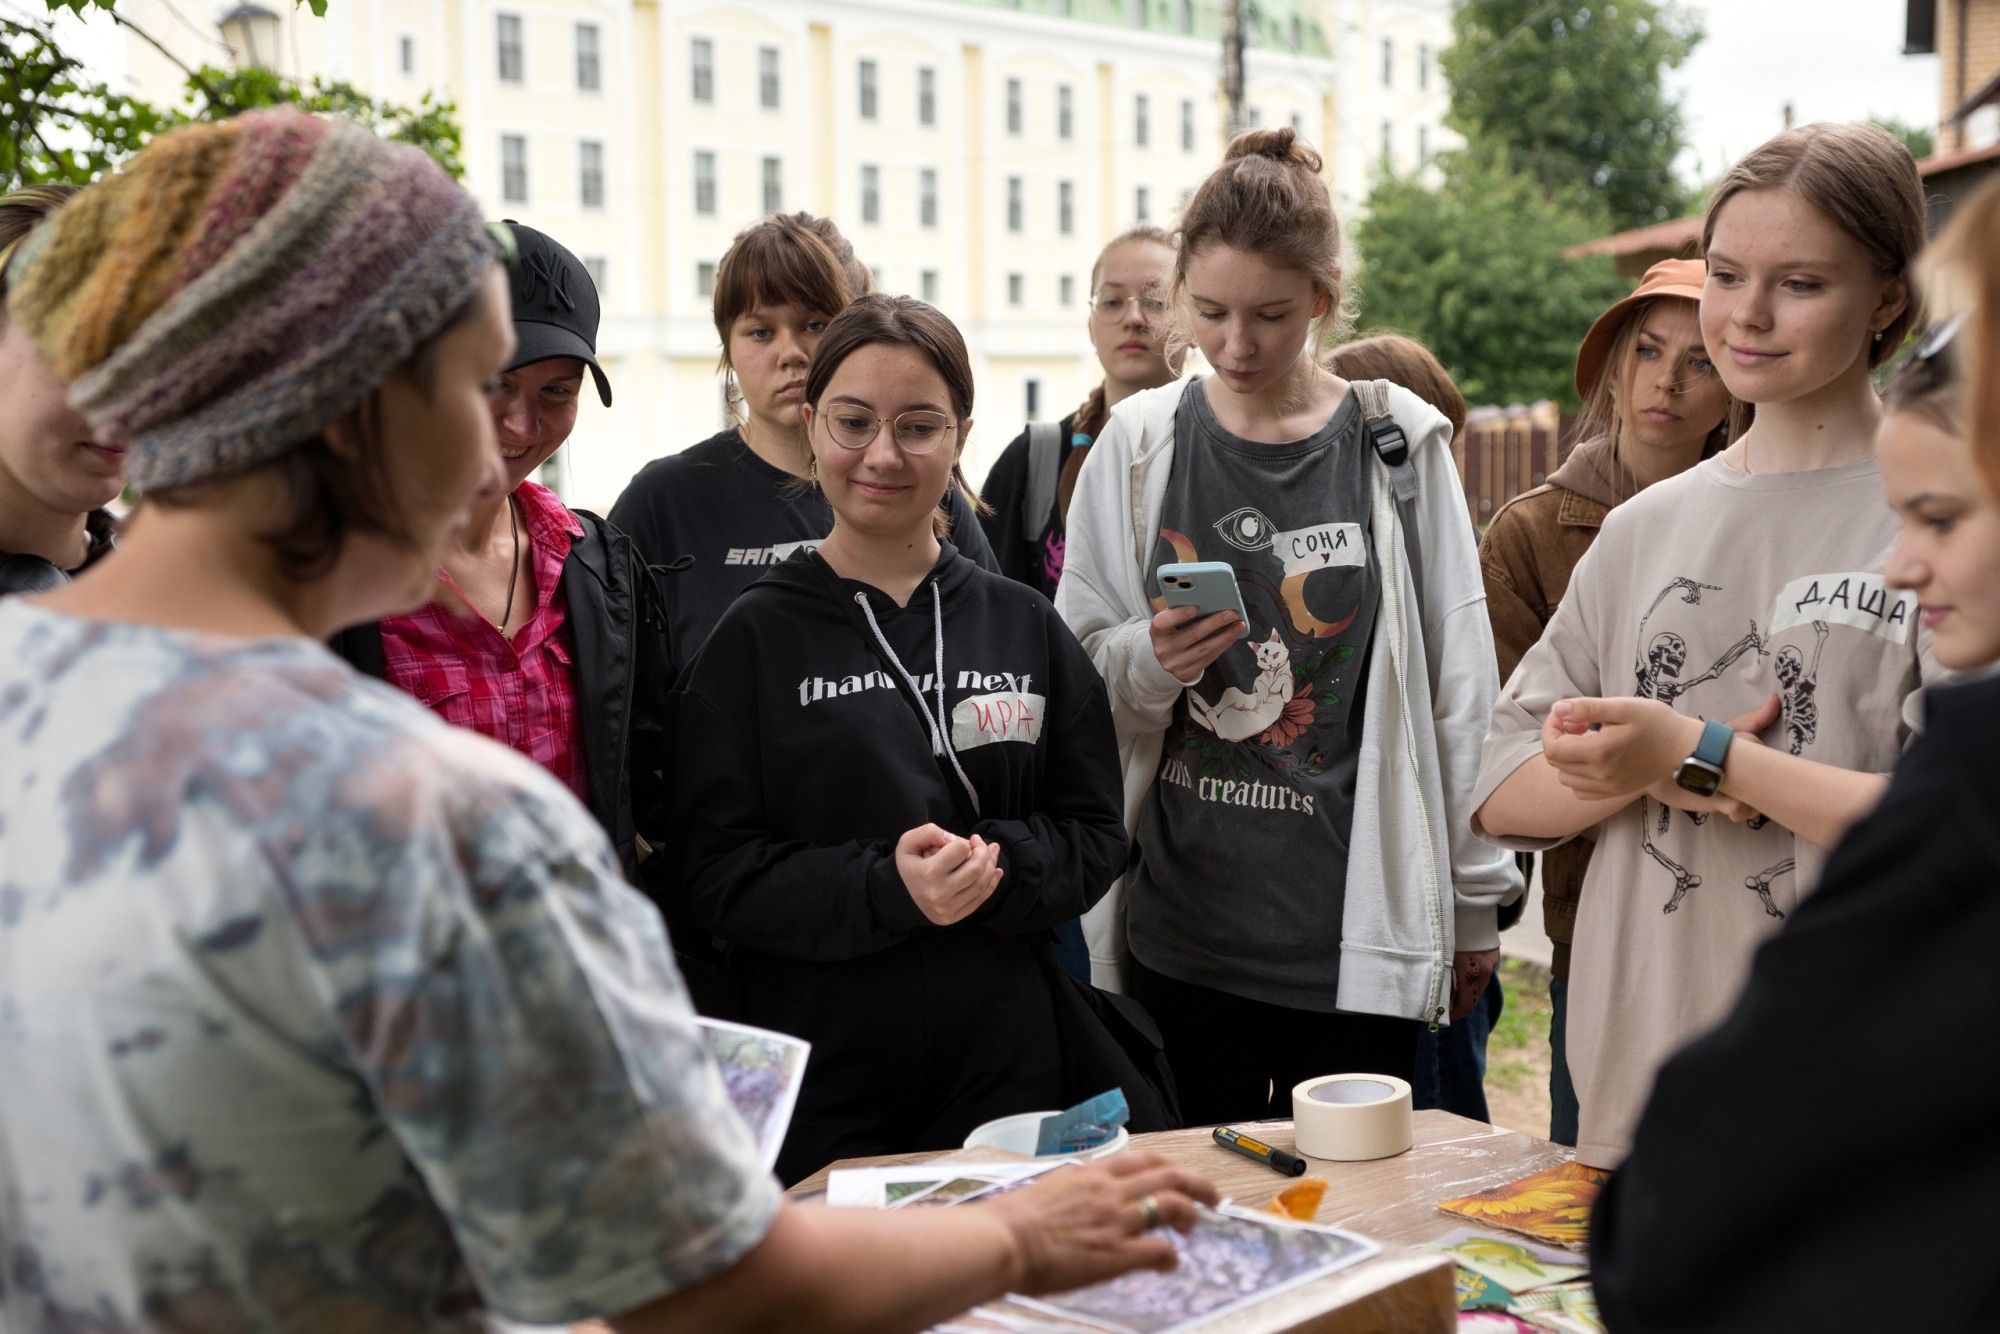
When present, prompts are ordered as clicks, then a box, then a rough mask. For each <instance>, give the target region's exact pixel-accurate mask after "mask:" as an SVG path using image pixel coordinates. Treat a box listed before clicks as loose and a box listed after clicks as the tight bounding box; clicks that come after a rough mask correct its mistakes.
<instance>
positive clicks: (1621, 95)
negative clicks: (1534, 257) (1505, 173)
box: [1439, 0, 1702, 228]
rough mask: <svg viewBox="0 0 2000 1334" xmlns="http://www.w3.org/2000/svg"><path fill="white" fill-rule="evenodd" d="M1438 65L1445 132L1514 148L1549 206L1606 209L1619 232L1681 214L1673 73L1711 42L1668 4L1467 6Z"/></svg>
mask: <svg viewBox="0 0 2000 1334" xmlns="http://www.w3.org/2000/svg"><path fill="white" fill-rule="evenodd" d="M1452 28H1453V34H1454V40H1453V43H1452V45H1451V47H1450V48H1449V49H1448V50H1446V51H1445V52H1444V54H1443V55H1442V56H1441V57H1440V58H1439V61H1440V64H1441V65H1442V67H1443V69H1444V73H1445V77H1446V78H1447V79H1449V80H1450V81H1451V113H1450V115H1449V116H1448V117H1447V118H1446V123H1447V124H1449V125H1450V126H1451V127H1452V128H1453V129H1455V130H1457V131H1458V132H1459V133H1460V134H1463V135H1464V136H1465V137H1466V138H1467V139H1468V140H1472V141H1474V142H1484V143H1488V144H1491V145H1496V146H1504V147H1506V148H1507V149H1508V150H1509V151H1510V153H1511V155H1512V158H1513V160H1514V162H1515V163H1516V164H1518V166H1519V167H1520V168H1521V169H1522V170H1525V171H1527V172H1530V173H1532V174H1533V175H1534V177H1535V178H1536V179H1537V180H1538V181H1540V182H1541V185H1542V189H1543V192H1544V193H1545V194H1548V195H1550V196H1551V197H1567V198H1569V199H1571V200H1573V201H1574V202H1575V203H1577V204H1590V203H1597V204H1600V205H1601V206H1602V208H1603V210H1604V212H1605V214H1606V215H1607V216H1608V217H1609V218H1610V219H1611V221H1612V223H1613V224H1614V225H1615V226H1616V227H1618V228H1626V227H1640V226H1644V225H1645V224H1647V223H1650V222H1660V221H1664V220H1665V219H1667V218H1673V217H1679V216H1680V215H1681V214H1682V213H1683V212H1684V211H1685V210H1686V208H1687V205H1688V202H1689V201H1688V195H1687V190H1686V187H1685V186H1683V185H1682V184H1681V181H1680V178H1679V176H1677V175H1676V174H1675V171H1674V160H1675V159H1676V158H1678V157H1679V156H1680V153H1681V150H1682V148H1683V147H1685V145H1686V137H1685V133H1684V127H1683V125H1682V121H1681V111H1680V105H1679V103H1678V101H1677V100H1676V99H1675V98H1673V97H1672V96H1670V95H1669V94H1668V92H1667V90H1666V86H1665V83H1664V75H1665V73H1666V71H1668V70H1670V69H1674V68H1676V67H1677V66H1679V65H1680V64H1681V62H1682V61H1684V60H1686V59H1687V57H1688V53H1689V52H1690V51H1692V50H1693V49H1694V47H1695V44H1696V43H1698V42H1699V41H1700V40H1701V38H1702V29H1701V23H1700V21H1699V19H1697V18H1696V17H1695V16H1694V15H1692V14H1690V13H1688V12H1687V11H1686V10H1683V9H1681V8H1680V7H1679V6H1678V5H1675V4H1673V3H1670V2H1669V3H1660V0H1469V2H1468V3H1467V4H1465V5H1464V6H1463V7H1462V8H1460V9H1459V11H1458V13H1457V14H1456V15H1455V16H1454V17H1453V19H1452Z"/></svg>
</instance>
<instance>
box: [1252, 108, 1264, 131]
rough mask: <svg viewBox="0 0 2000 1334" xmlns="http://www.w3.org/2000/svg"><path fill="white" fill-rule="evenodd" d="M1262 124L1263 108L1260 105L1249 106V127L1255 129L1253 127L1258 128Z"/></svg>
mask: <svg viewBox="0 0 2000 1334" xmlns="http://www.w3.org/2000/svg"><path fill="white" fill-rule="evenodd" d="M1263 124H1264V108H1262V107H1251V108H1250V128H1251V129H1253V130H1255V129H1259V128H1261V127H1262V126H1263Z"/></svg>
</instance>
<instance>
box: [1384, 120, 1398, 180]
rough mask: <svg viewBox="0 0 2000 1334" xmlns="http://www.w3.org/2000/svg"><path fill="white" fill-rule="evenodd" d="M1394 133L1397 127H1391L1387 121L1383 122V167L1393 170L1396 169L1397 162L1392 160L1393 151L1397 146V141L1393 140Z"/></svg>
mask: <svg viewBox="0 0 2000 1334" xmlns="http://www.w3.org/2000/svg"><path fill="white" fill-rule="evenodd" d="M1394 133H1395V127H1394V126H1393V125H1391V124H1390V123H1389V122H1388V121H1386V120H1385V121H1383V122H1382V165H1383V166H1384V167H1388V168H1390V169H1392V170H1393V169H1394V167H1395V162H1394V161H1393V158H1392V150H1393V148H1394V146H1395V140H1394V138H1393V135H1394Z"/></svg>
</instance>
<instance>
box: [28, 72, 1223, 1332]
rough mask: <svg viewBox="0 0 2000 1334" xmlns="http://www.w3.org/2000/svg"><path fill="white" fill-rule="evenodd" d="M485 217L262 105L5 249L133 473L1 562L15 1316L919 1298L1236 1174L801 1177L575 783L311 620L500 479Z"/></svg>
mask: <svg viewBox="0 0 2000 1334" xmlns="http://www.w3.org/2000/svg"><path fill="white" fill-rule="evenodd" d="M496 257H497V251H496V249H495V246H494V243H493V241H492V240H491V239H490V238H489V234H488V232H487V230H486V228H485V226H484V224H483V222H482V221H481V219H480V217H479V214H478V211H477V208H476V207H475V206H474V205H473V203H472V201H471V199H470V198H469V197H468V196H467V195H466V194H465V193H464V192H463V191H461V190H460V189H459V188H458V187H457V186H455V185H453V184H452V183H451V182H450V181H449V180H448V179H447V178H446V177H445V176H444V175H443V173H442V172H441V171H439V170H438V168H437V167H436V166H435V165H433V164H432V163H430V162H429V161H428V160H427V159H425V158H424V157H423V156H422V155H421V154H419V153H417V152H416V151H414V150H412V149H408V148H392V147H390V146H388V145H386V144H384V143H383V142H381V141H380V140H377V139H376V138H374V137H373V136H372V135H369V134H368V133H366V132H365V131H363V130H360V129H358V128H356V127H353V126H351V125H342V124H339V123H338V122H334V121H329V120H321V119H317V118H314V117H310V116H306V115H304V114H302V113H299V112H297V111H293V110H289V109H279V110H271V111H260V112H253V113H250V114H247V115H244V116H241V117H237V118H235V119H233V120H230V121H227V122H225V123H222V124H218V125H203V126H195V127H190V128H188V129H184V130H180V131H176V132H174V133H172V134H168V135H165V136H162V137H161V138H160V139H159V140H157V141H156V142H155V143H154V144H153V145H152V146H151V147H149V148H148V149H147V150H146V152H144V153H142V154H141V155H140V156H139V157H138V158H137V159H135V161H134V163H133V164H132V166H131V167H130V169H129V170H128V171H127V172H125V173H123V174H121V175H119V176H117V177H114V178H111V179H110V180H109V181H107V182H105V183H102V184H100V185H98V186H95V187H93V188H92V189H91V190H89V191H86V192H85V193H84V194H82V195H80V196H79V197H78V198H77V199H76V200H75V201H73V202H72V204H71V205H70V206H68V207H67V208H65V209H64V210H63V211H62V213H61V214H60V215H58V216H57V217H56V218H55V219H53V220H52V221H51V222H50V223H49V224H47V225H45V226H44V227H42V228H41V229H39V230H38V231H37V232H36V233H35V234H34V235H33V236H32V237H31V238H30V241H29V243H28V244H27V246H26V247H25V248H24V249H23V250H22V252H21V253H20V254H19V255H17V256H16V257H15V259H14V260H13V262H12V265H11V267H10V269H9V272H8V277H9V303H8V304H9V318H10V320H11V321H17V322H18V323H19V325H20V327H21V328H22V329H23V330H25V331H26V332H27V334H28V335H29V336H30V337H32V338H33V339H34V341H35V344H36V346H37V348H38V349H39V350H40V352H41V353H42V354H43V355H44V356H46V357H47V358H48V360H49V361H50V363H51V364H52V365H53V366H54V368H55V369H56V371H57V373H58V374H59V375H61V376H62V377H63V378H64V380H65V381H67V382H68V383H69V384H70V387H71V388H70V398H71V402H72V403H73V404H74V406H75V407H76V408H77V409H78V410H79V411H80V412H82V413H83V415H84V417H85V418H86V420H88V422H89V424H90V426H91V429H92V430H93V431H94V432H99V433H101V438H106V439H118V440H123V441H127V442H129V453H128V475H129V477H130V480H131V483H132V485H133V486H134V488H135V489H137V490H138V491H140V492H141V493H142V495H143V497H144V501H143V503H142V504H141V506H140V508H139V510H138V511H137V513H136V516H135V518H134V520H133V523H132V525H131V528H130V530H129V539H128V541H127V542H126V543H125V544H124V545H123V546H121V548H120V549H119V551H117V552H116V553H114V554H113V555H112V556H110V557H107V558H106V559H105V560H104V561H103V562H101V563H100V564H99V565H97V566H95V567H93V568H92V569H91V570H89V571H87V572H86V573H85V574H84V575H83V576H81V577H80V578H79V579H78V580H77V581H76V582H74V583H72V584H70V585H68V586H66V587H63V588H61V589H58V590H56V591H55V592H53V593H50V594H48V595H46V596H41V597H34V598H12V599H8V600H6V601H5V602H0V1071H4V1072H5V1073H4V1076H0V1255H4V1256H5V1257H6V1258H5V1277H4V1279H0V1327H4V1328H5V1329H7V1330H8V1331H10V1334H45V1332H48V1331H57V1330H72V1329H78V1328H86V1327H87V1328H90V1329H93V1330H104V1331H126V1330H139V1329H146V1330H195V1329H199V1330H204V1331H206V1330H221V1329H228V1330H253V1329H255V1330H267V1329H268V1330H298V1331H314V1332H315V1334H318V1332H319V1331H336V1332H337V1331H370V1332H371V1334H372V1332H373V1331H404V1330H410V1331H417V1330H471V1329H479V1328H484V1327H485V1326H486V1321H487V1314H488V1313H489V1312H492V1313H497V1314H499V1315H501V1316H505V1317H509V1318H512V1319H515V1320H525V1321H533V1322H545V1323H554V1322H567V1321H573V1320H578V1319H583V1318H586V1317H591V1316H602V1317H604V1318H606V1319H608V1320H609V1321H610V1322H611V1323H612V1325H613V1326H614V1328H616V1329H618V1330H621V1331H622V1330H640V1329H649V1328H664V1327H669V1326H671V1327H674V1328H689V1329H702V1330H720V1329H732V1328H739V1327H744V1326H746V1325H750V1324H761V1325H763V1326H766V1327H781V1328H805V1327H811V1328H816V1329H829V1328H855V1329H912V1330H914V1329H919V1328H922V1327H923V1326H924V1325H926V1324H929V1323H931V1322H933V1321H934V1320H936V1319H940V1318H943V1317H944V1316H946V1315H948V1314H950V1313H951V1312H953V1311H956V1310H960V1309H963V1308H964V1307H966V1306H968V1305H971V1304H972V1303H974V1302H976V1301H979V1300H983V1299H985V1298H986V1297H988V1296H991V1295H994V1294H997V1293H998V1292H1000V1291H1001V1290H1003V1289H1004V1288H1006V1287H1009V1286H1011V1287H1014V1288H1016V1289H1025V1290H1035V1289H1044V1290H1045V1289H1049V1288H1052V1287H1056V1286H1062V1285H1065V1284H1073V1283H1077V1282H1083V1281H1091V1280H1094V1279H1096V1278H1100V1277H1104V1276H1107V1275H1109V1274H1111V1273H1115V1272H1118V1271H1120V1270H1123V1269H1125V1268H1128V1267H1130V1266H1132V1265H1134V1264H1139V1263H1148V1262H1150V1263H1156V1264H1157V1263H1164V1262H1165V1261H1166V1260H1167V1259H1168V1258H1170V1256H1171V1251H1170V1250H1169V1249H1167V1248H1166V1243H1164V1242H1162V1241H1159V1240H1157V1239H1148V1238H1142V1237H1141V1236H1139V1233H1140V1232H1141V1231H1142V1229H1143V1228H1144V1227H1145V1226H1146V1225H1147V1224H1148V1223H1150V1222H1153V1221H1156V1220H1164V1221H1168V1222H1177V1223H1182V1224H1185V1223H1186V1222H1187V1221H1188V1220H1189V1219H1190V1218H1191V1216H1192V1206H1191V1204H1190V1203H1189V1200H1188V1198H1187V1196H1186V1194H1185V1193H1183V1192H1185V1191H1195V1192H1196V1193H1198V1194H1204V1195H1210V1196H1212V1192H1204V1191H1202V1190H1201V1188H1200V1187H1199V1186H1198V1185H1196V1183H1194V1182H1192V1181H1191V1180H1189V1179H1188V1178H1185V1177H1183V1176H1181V1175H1180V1174H1178V1173H1175V1172H1173V1171H1171V1170H1170V1169H1167V1168H1165V1167H1164V1166H1162V1165H1160V1164H1158V1163H1157V1161H1154V1162H1145V1161H1135V1162H1132V1163H1129V1164H1126V1165H1123V1166H1121V1168H1119V1169H1117V1170H1116V1171H1097V1170H1095V1169H1091V1170H1079V1171H1070V1172H1065V1173H1061V1174H1059V1175H1060V1176H1063V1177H1068V1178H1072V1179H1073V1180H1072V1181H1070V1182H1065V1183H1062V1184H1060V1185H1058V1186H1056V1187H1054V1188H1053V1189H1038V1190H1029V1191H1023V1192H1020V1193H1018V1194H1016V1195H1012V1196H1009V1197H1008V1199H1007V1201H1006V1202H1004V1203H1003V1204H1001V1205H999V1206H997V1207H995V1208H992V1209H979V1208H972V1209H964V1210H954V1211H951V1215H950V1216H949V1217H940V1216H932V1217H927V1218H923V1219H918V1218H915V1217H910V1218H905V1217H903V1216H900V1215H881V1216H877V1217H873V1218H865V1219H858V1220H843V1222H842V1224H841V1225H840V1226H837V1227H836V1226H834V1225H831V1224H829V1223H827V1222H825V1221H823V1219H824V1215H823V1214H822V1213H820V1211H817V1210H810V1209H799V1208H795V1207H791V1206H785V1205H782V1204H781V1203H780V1200H779V1197H778V1192H777V1188H776V1185H775V1183H774V1182H773V1181H772V1180H771V1178H770V1177H769V1176H768V1174H766V1173H765V1172H763V1171H762V1170H761V1169H760V1167H759V1164H758V1158H757V1151H756V1148H755V1145H754V1143H753V1141H752V1140H751V1138H750V1136H749V1133H748V1132H747V1130H746V1129H745V1128H744V1127H743V1125H742V1124H741V1122H740V1121H738V1119H737V1118H736V1116H735V1114H734V1113H733V1112H732V1111H731V1109H730V1106H729V1104H728V1102H727V1100H726V1098H725V1096H724V1092H723V1089H722V1085H721V1081H720V1080H719V1078H718V1077H717V1074H716V1071H715V1067H714V1065H713V1063H712V1062H711V1061H710V1060H709V1059H708V1058H707V1056H706V1055H705V1054H704V1051H703V1048H702V1045H701V1041H700V1038H699V1037H698V1035H697V1031H696V1029H695V1027H694V1022H693V1016H692V1014H691V1012H690V1010H689V1008H688V1004H687V998H686V995H685V992H684V991H683V989H682V987H681V983H680V978H679V976H678V974H677V973H676V972H675V970H674V967H673V963H672V959H671V955H670V952H669V950H668V946H667V941H666V937H665V934H664V932H663V930H662V928H661V926H660V924H659V920H658V918H657V916H656V915H655V913H654V912H653V910H652V908H651V907H650V906H649V905H648V904H647V903H646V901H645V900H643V899H642V898H640V897H639V896H638V895H637V894H636V892H634V891H633V890H631V889H630V888H628V887H627V886H626V885H625V884H624V883H623V881H622V880H621V879H620V876H619V872H618V864H617V861H616V858H615V857H614V856H613V854H612V851H611V848H610V846H609V844H608V843H607V842H606V840H605V837H604V835H603V834H602V832H601V831H600V830H599V829H598V828H597V826H596V824H595V823H594V822H593V821H592V819H591V817H590V816H589V815H588V814H587V813H586V812H585V810H584V809H583V807H582V806H580V805H579V804H578V803H577V802H576V800H575V799H574V797H573V796H571V795H570V793H569V792H568V791H567V790H566V789H565V788H563V787H562V785H561V784H560V783H558V782H557V781H556V780H554V779H553V778H551V777H549V776H548V775H547V774H546V773H544V772H543V771H541V770H540V769H538V768H537V767H536V766H535V765H534V764H532V763H531V762H529V761H527V760H525V759H523V758H521V757H520V756H518V755H515V754H513V753H511V752H509V751H507V750H506V749H504V748H502V747H500V746H497V745H495V744H493V743H491V742H489V741H487V740H485V739H484V738H481V737H478V736H476V735H474V734H472V733H469V732H461V731H456V730H453V729H452V728H450V727H448V726H447V725H445V724H444V723H443V722H442V721H441V720H439V719H438V718H437V717H435V716H434V715H432V714H430V713H429V712H428V711H427V710H425V709H424V708H423V707H422V706H421V705H419V704H417V703H415V702H414V701H413V700H411V699H409V698H407V697H406V696H403V695H401V694H400V693H398V692H396V691H394V690H391V689H389V688H388V687H386V686H382V685H380V684H379V683H374V682H370V681H367V680H365V679H363V678H360V677H358V676H356V675H355V674H353V673H352V672H351V671H349V670H348V669H347V668H346V667H345V666H344V665H342V664H341V663H340V662H339V661H337V660H336V659H335V658H333V657H332V656H331V655H330V654H329V653H328V652H327V651H326V650H325V649H323V648H322V647H320V641H321V640H322V639H323V638H324V637H325V636H326V635H327V634H328V633H329V632H330V631H332V630H334V629H337V628H339V627H340V626H342V625H347V624H353V623H356V622H360V621H364V620H370V619H376V618H379V617H381V616H383V615H385V614H389V613H392V612H396V611H399V610H402V609H405V608H408V607H410V606H413V605H415V604H417V603H419V602H421V601H422V600H424V599H425V598H426V597H428V596H430V594H431V593H432V591H433V582H432V574H431V572H432V571H433V569H434V568H435V566H436V563H437V559H438V556H439V554H440V552H441V550H442V548H443V545H444V543H445V542H446V541H447V540H448V539H449V538H450V536H451V534H452V532H453V530H454V528H455V527H456V526H457V525H458V524H460V523H462V522H463V516H464V514H465V512H466V509H467V506H468V505H469V503H470V502H471V501H472V499H473V498H474V496H475V494H476V493H477V492H478V491H479V490H480V488H482V487H497V486H499V485H501V484H502V483H501V477H502V474H501V470H500V467H499V456H498V453H497V450H496V449H495V446H494V442H493V436H492V429H491V424H490V418H489V415H488V412H487V403H486V396H485V386H486V385H487V384H488V383H490V382H491V380H492V379H493V377H494V376H495V375H496V374H497V373H498V371H499V369H500V367H502V366H503V365H504V364H505V359H506V357H507V355H508V353H509V350H510V347H511V342H512V335H511V328H510V325H509V321H508V314H507V310H508V307H507V300H506V289H505V286H504V284H503V283H502V282H501V278H500V273H499V270H498V268H497V266H496V265H495V262H494V261H495V259H496Z"/></svg>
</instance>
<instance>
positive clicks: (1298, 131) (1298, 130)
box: [1292, 111, 1306, 139]
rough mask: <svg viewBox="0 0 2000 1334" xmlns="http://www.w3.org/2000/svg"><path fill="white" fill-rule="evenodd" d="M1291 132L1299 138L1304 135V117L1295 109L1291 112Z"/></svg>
mask: <svg viewBox="0 0 2000 1334" xmlns="http://www.w3.org/2000/svg"><path fill="white" fill-rule="evenodd" d="M1292 133H1293V134H1295V135H1297V136H1298V137H1299V138H1301V139H1303V138H1305V137H1306V118H1305V117H1304V116H1301V115H1300V114H1299V113H1298V112H1296V111H1294V112H1293V113H1292Z"/></svg>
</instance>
